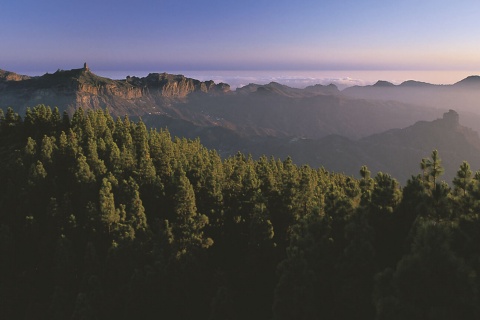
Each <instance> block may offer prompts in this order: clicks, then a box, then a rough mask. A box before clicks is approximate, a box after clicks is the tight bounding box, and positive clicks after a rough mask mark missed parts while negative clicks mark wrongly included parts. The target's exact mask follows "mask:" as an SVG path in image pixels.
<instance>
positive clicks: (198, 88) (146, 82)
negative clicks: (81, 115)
mask: <svg viewBox="0 0 480 320" xmlns="http://www.w3.org/2000/svg"><path fill="white" fill-rule="evenodd" d="M229 91H230V86H229V85H228V84H224V83H220V84H216V83H215V82H213V81H199V80H195V79H190V78H187V77H185V76H183V75H172V74H168V73H151V74H149V75H148V76H147V77H143V78H138V77H127V78H126V79H125V80H112V79H108V78H103V77H100V76H97V75H96V74H94V73H92V72H91V71H90V69H89V67H88V65H87V64H86V63H85V64H84V66H83V68H79V69H72V70H58V71H57V72H55V73H53V74H48V73H47V74H45V75H43V76H41V77H34V78H30V77H28V76H20V75H17V74H15V73H13V72H8V71H2V70H0V108H6V107H7V106H10V105H13V106H15V107H16V109H18V111H19V112H23V111H24V110H25V109H26V108H27V107H33V106H35V105H36V104H38V103H44V104H49V105H52V106H58V107H59V108H60V109H61V110H74V109H76V108H79V107H82V108H84V109H96V108H107V107H108V108H109V109H110V111H111V112H112V113H113V114H114V115H124V114H133V115H141V114H151V113H157V114H158V113H165V111H162V110H161V108H162V107H164V106H169V105H171V104H172V103H174V102H175V101H176V100H178V101H185V100H186V99H188V97H189V96H190V95H191V94H197V93H198V94H207V95H221V94H225V93H227V92H229Z"/></svg>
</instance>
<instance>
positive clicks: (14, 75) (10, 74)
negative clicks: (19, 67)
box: [0, 69, 30, 82]
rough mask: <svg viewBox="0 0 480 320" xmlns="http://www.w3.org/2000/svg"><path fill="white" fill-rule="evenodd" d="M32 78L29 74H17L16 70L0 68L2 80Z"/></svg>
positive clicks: (0, 78) (0, 80) (0, 79)
mask: <svg viewBox="0 0 480 320" xmlns="http://www.w3.org/2000/svg"><path fill="white" fill-rule="evenodd" d="M27 79H30V77H29V76H25V75H21V74H17V73H15V72H10V71H5V70H2V69H0V82H2V81H22V80H27Z"/></svg>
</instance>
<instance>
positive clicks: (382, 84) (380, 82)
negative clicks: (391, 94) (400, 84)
mask: <svg viewBox="0 0 480 320" xmlns="http://www.w3.org/2000/svg"><path fill="white" fill-rule="evenodd" d="M373 86H374V87H394V86H395V85H394V84H393V83H391V82H388V81H384V80H378V81H377V82H376V83H375V84H374V85H373Z"/></svg>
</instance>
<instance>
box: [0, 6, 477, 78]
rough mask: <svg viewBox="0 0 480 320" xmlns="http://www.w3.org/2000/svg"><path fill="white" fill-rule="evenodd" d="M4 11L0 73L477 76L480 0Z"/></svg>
mask: <svg viewBox="0 0 480 320" xmlns="http://www.w3.org/2000/svg"><path fill="white" fill-rule="evenodd" d="M0 13H1V19H0V69H4V70H9V71H14V72H21V71H31V72H43V73H44V72H52V71H53V72H54V71H55V70H57V69H72V68H79V67H81V66H83V62H84V61H86V62H88V64H89V66H90V69H92V70H98V71H103V72H106V71H110V72H113V71H116V72H118V71H125V72H126V71H131V70H148V71H155V72H157V71H159V72H160V71H170V70H188V71H192V72H193V71H202V70H209V71H210V72H213V71H224V70H230V71H238V72H240V71H242V72H245V71H257V72H258V71H260V70H262V71H264V72H267V71H272V72H273V71H275V72H277V71H279V70H285V71H289V72H291V71H294V70H301V71H312V70H317V71H327V70H328V71H338V72H339V73H341V72H345V71H352V70H353V71H357V72H360V71H372V70H373V71H402V72H403V71H412V74H413V71H445V72H446V73H448V72H451V71H464V72H465V74H467V75H468V74H478V73H479V71H480V41H478V39H480V19H479V18H478V17H479V16H480V2H479V1H476V0H475V1H473V0H472V1H462V0H455V1H445V0H436V1H432V0H416V1H415V0H403V1H386V0H381V1H377V0H328V1H323V0H312V1H310V0H299V1H286V0H275V1H273V0H269V1H267V0H255V1H251V0H241V1H240V0H234V1H231V0H222V1H218V0H209V1H198V0H157V1H153V0H137V1H132V0H129V1H123V0H96V1H92V0H83V1H79V0H68V1H67V0H43V1H38V0H11V1H10V0H6V1H2V2H1V3H0ZM457 80H460V79H457ZM445 81H446V80H445Z"/></svg>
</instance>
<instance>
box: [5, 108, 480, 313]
mask: <svg viewBox="0 0 480 320" xmlns="http://www.w3.org/2000/svg"><path fill="white" fill-rule="evenodd" d="M0 111H1V110H0ZM24 119H25V120H22V118H21V117H20V116H19V115H18V114H15V113H14V112H13V109H11V108H9V109H8V110H7V111H6V112H5V113H3V111H2V112H0V142H1V144H0V161H1V163H2V166H1V167H0V181H2V184H0V231H1V232H0V234H1V235H0V250H1V251H0V252H1V254H2V256H3V257H7V258H6V259H0V307H1V308H0V312H2V313H1V314H0V317H2V318H12V319H17V318H24V319H30V318H34V317H36V318H38V317H40V318H49V319H69V318H71V319H131V318H142V319H156V318H159V317H161V318H168V319H192V318H199V319H272V318H273V319H319V318H321V319H373V318H375V317H376V318H377V319H453V318H458V319H470V318H472V319H473V318H476V317H477V318H478V311H479V310H478V307H477V305H478V291H479V289H480V280H478V277H477V274H478V273H479V272H480V245H479V243H480V238H479V234H480V223H479V216H478V213H479V209H480V173H479V172H477V173H476V174H472V171H471V169H470V166H469V165H468V163H466V162H464V163H462V164H461V166H460V169H459V171H458V172H457V176H456V178H455V179H454V181H453V189H451V188H450V187H449V186H448V185H447V184H446V183H445V182H440V181H439V177H440V176H441V174H442V173H443V169H442V166H441V161H440V158H439V155H438V152H436V151H435V150H434V151H433V152H432V155H431V157H430V158H428V159H427V158H425V159H423V160H422V162H421V169H422V174H420V175H418V176H413V177H412V178H411V179H410V180H409V181H408V182H407V184H406V185H405V187H403V188H401V187H400V186H399V184H398V182H397V181H396V180H395V179H394V178H393V177H391V176H390V175H388V174H386V173H378V174H376V175H375V177H373V178H372V176H371V173H370V171H369V170H368V168H367V166H363V167H362V168H361V169H360V179H356V178H354V177H348V176H345V175H344V174H338V173H331V172H328V171H326V170H325V169H314V168H311V167H309V166H297V165H295V164H294V162H293V160H292V159H290V158H287V159H285V160H283V161H282V160H279V159H273V158H270V159H268V158H266V157H261V158H259V159H258V160H254V159H252V157H251V156H247V155H244V154H242V153H240V152H239V153H238V154H236V155H235V156H232V157H229V158H226V159H222V158H221V157H220V155H219V153H217V152H216V151H212V150H207V149H206V148H204V147H203V146H202V145H201V144H200V142H199V141H198V140H194V141H192V140H187V139H178V138H174V139H172V137H171V136H170V133H169V132H168V131H167V130H163V129H162V130H155V129H147V127H146V126H145V124H144V123H143V122H142V121H139V122H136V123H135V122H132V121H130V120H129V119H128V117H125V118H123V119H121V118H118V119H116V120H115V121H114V120H113V119H112V117H111V116H110V115H109V114H108V111H103V110H96V111H88V112H84V111H83V110H81V109H79V110H77V111H76V112H75V113H74V114H73V115H72V117H71V121H70V116H69V115H68V114H66V113H64V114H63V115H62V116H60V114H59V112H58V109H54V110H53V111H52V110H51V109H50V108H49V107H46V106H43V105H39V106H36V107H34V108H31V109H27V111H26V114H25V117H24Z"/></svg>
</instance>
